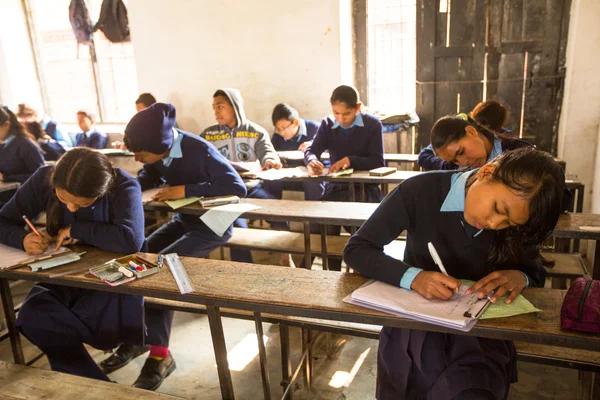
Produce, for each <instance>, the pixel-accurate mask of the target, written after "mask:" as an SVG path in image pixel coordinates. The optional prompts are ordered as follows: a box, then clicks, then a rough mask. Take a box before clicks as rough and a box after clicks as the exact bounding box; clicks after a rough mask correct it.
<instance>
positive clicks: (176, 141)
mask: <svg viewBox="0 0 600 400" xmlns="http://www.w3.org/2000/svg"><path fill="white" fill-rule="evenodd" d="M182 139H183V135H180V134H179V132H177V130H176V129H175V128H173V146H171V151H169V155H168V156H167V157H164V158H163V159H162V160H161V161H162V163H163V165H164V166H165V167H170V166H171V163H172V162H173V159H174V158H181V157H183V153H182V152H181V140H182Z"/></svg>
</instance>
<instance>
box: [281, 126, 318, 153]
mask: <svg viewBox="0 0 600 400" xmlns="http://www.w3.org/2000/svg"><path fill="white" fill-rule="evenodd" d="M318 129H319V123H318V122H317V121H310V120H300V126H299V128H298V133H297V134H296V136H294V137H293V138H291V139H290V140H285V139H284V138H283V137H281V136H280V135H278V134H277V133H273V136H271V142H272V143H273V147H275V150H277V151H290V150H298V147H299V146H300V145H301V144H302V143H304V142H310V141H311V140H313V139H314V137H315V135H316V134H317V130H318Z"/></svg>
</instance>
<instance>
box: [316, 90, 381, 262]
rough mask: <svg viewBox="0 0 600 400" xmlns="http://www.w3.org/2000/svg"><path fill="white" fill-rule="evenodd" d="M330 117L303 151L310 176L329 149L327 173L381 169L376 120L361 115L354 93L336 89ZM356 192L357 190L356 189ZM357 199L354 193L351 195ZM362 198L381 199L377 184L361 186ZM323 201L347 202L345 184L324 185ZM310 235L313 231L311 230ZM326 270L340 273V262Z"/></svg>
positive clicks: (319, 168)
mask: <svg viewBox="0 0 600 400" xmlns="http://www.w3.org/2000/svg"><path fill="white" fill-rule="evenodd" d="M330 101H331V109H332V110H333V116H329V117H326V118H324V119H323V122H322V123H321V126H320V127H319V130H318V131H317V135H316V136H315V138H314V140H313V142H312V144H311V145H310V146H309V147H308V148H307V149H306V151H305V152H304V163H305V164H306V165H307V166H308V168H309V169H310V171H311V172H312V173H314V174H317V175H318V174H321V173H323V169H324V168H325V166H324V165H323V163H322V162H321V161H320V159H319V158H320V157H321V154H322V153H323V152H324V151H325V150H329V154H330V161H331V167H329V173H335V172H337V171H340V170H343V169H346V168H354V169H355V170H370V169H373V168H379V167H383V166H384V162H383V131H382V129H383V128H382V125H381V122H380V121H379V118H377V117H375V116H373V115H371V114H367V113H365V112H362V111H361V110H360V108H361V103H360V101H359V98H358V92H357V91H356V89H355V88H353V87H351V86H346V85H342V86H338V87H337V88H336V89H335V90H334V91H333V93H332V95H331V99H330ZM357 189H358V188H357ZM355 195H356V198H358V193H355ZM365 198H366V201H367V202H369V203H379V202H380V201H381V199H382V196H381V190H380V189H379V186H378V185H375V184H366V185H365ZM321 200H323V201H350V193H349V190H348V185H347V184H346V183H326V184H325V193H324V194H323V196H321ZM340 230H341V228H340V227H339V226H330V227H329V231H330V234H335V235H339V234H340ZM312 231H313V232H314V233H318V232H319V231H318V230H317V229H314V228H312ZM328 264H329V269H330V270H334V271H339V270H341V265H342V264H341V261H340V260H333V259H329V260H328Z"/></svg>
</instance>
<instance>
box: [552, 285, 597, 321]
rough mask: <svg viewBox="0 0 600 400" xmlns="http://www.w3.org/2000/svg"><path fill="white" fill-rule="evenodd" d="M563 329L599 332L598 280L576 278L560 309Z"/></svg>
mask: <svg viewBox="0 0 600 400" xmlns="http://www.w3.org/2000/svg"><path fill="white" fill-rule="evenodd" d="M560 324H561V326H562V328H563V329H569V330H573V331H582V332H592V333H600V281H594V280H592V279H585V278H577V279H576V280H575V282H573V284H572V285H571V287H570V288H569V290H568V291H567V295H566V296H565V299H564V300H563V304H562V308H561V310H560Z"/></svg>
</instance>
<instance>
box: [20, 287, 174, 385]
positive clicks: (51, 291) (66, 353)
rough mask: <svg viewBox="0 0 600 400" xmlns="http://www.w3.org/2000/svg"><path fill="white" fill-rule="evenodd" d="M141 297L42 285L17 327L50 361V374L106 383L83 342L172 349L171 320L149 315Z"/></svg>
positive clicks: (103, 347)
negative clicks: (170, 346)
mask: <svg viewBox="0 0 600 400" xmlns="http://www.w3.org/2000/svg"><path fill="white" fill-rule="evenodd" d="M143 303H144V301H143V298H142V297H139V296H131V295H126V294H118V293H108V292H99V291H95V290H88V289H80V288H71V287H67V286H59V285H52V284H46V283H40V284H37V285H35V286H34V287H33V289H32V290H31V292H30V293H29V295H28V296H27V298H26V299H25V301H24V302H23V306H22V307H21V310H20V311H19V317H18V318H17V326H18V327H19V328H20V329H21V331H22V332H23V334H24V335H25V336H26V337H27V339H29V341H30V342H32V343H33V344H35V345H36V346H37V347H39V348H40V349H41V350H42V351H43V352H44V353H45V354H46V356H47V357H48V361H49V362H50V366H51V367H52V370H54V371H59V372H65V373H69V374H73V375H78V376H83V377H87V378H92V379H99V380H105V381H108V380H109V379H108V377H107V376H106V375H105V374H104V372H102V371H101V370H100V368H99V367H98V365H96V363H95V362H94V360H93V359H92V357H91V356H90V355H89V353H88V352H87V350H86V349H85V347H84V346H83V344H84V343H86V344H88V345H90V346H92V347H95V348H97V349H100V350H110V349H113V348H115V347H117V346H119V345H120V344H121V343H130V344H135V345H142V344H144V343H148V344H152V345H157V346H164V347H168V346H169V335H170V332H171V322H172V321H171V320H169V319H168V317H169V316H168V315H164V314H160V313H153V311H154V310H150V309H148V310H146V311H147V313H146V315H145V317H146V318H145V322H146V324H148V325H152V326H154V329H152V330H149V331H148V332H147V333H146V332H145V329H144V306H143Z"/></svg>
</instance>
